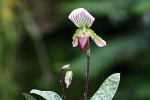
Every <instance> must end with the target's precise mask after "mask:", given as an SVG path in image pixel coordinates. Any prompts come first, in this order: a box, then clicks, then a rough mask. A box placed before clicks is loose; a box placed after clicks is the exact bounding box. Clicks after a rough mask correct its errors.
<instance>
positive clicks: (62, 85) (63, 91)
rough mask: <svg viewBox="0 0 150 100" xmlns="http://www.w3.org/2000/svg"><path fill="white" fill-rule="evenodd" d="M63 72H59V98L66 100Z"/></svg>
mask: <svg viewBox="0 0 150 100" xmlns="http://www.w3.org/2000/svg"><path fill="white" fill-rule="evenodd" d="M63 71H64V69H61V71H60V83H61V97H62V99H63V100H66V95H65V88H64V77H63Z"/></svg>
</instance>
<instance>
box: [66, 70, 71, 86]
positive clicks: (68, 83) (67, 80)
mask: <svg viewBox="0 0 150 100" xmlns="http://www.w3.org/2000/svg"><path fill="white" fill-rule="evenodd" d="M72 76H73V73H72V71H67V72H66V75H65V83H66V88H68V87H69V85H70V84H71V81H72Z"/></svg>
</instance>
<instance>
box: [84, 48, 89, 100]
mask: <svg viewBox="0 0 150 100" xmlns="http://www.w3.org/2000/svg"><path fill="white" fill-rule="evenodd" d="M89 70H90V47H88V49H87V70H86V84H85V92H84V100H87V95H88V87H89Z"/></svg>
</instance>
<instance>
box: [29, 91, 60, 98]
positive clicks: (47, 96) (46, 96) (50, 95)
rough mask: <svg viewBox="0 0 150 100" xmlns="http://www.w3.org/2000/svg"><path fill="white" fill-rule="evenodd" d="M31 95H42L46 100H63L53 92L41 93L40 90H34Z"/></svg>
mask: <svg viewBox="0 0 150 100" xmlns="http://www.w3.org/2000/svg"><path fill="white" fill-rule="evenodd" d="M30 93H34V94H37V95H40V96H42V97H43V98H45V99H46V100H62V98H61V97H60V96H59V95H58V94H57V93H55V92H53V91H40V90H36V89H33V90H31V91H30Z"/></svg>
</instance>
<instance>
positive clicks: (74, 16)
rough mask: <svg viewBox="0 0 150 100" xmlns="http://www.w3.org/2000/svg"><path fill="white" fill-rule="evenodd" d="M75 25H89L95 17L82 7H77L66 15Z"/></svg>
mask: <svg viewBox="0 0 150 100" xmlns="http://www.w3.org/2000/svg"><path fill="white" fill-rule="evenodd" d="M68 18H69V19H70V20H71V21H72V22H73V23H74V24H75V25H76V26H77V27H91V25H92V24H93V22H94V20H95V18H94V17H93V16H92V15H91V14H90V13H89V12H88V11H86V10H85V9H84V8H78V9H75V10H73V11H72V12H71V14H70V15H69V17H68Z"/></svg>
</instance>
